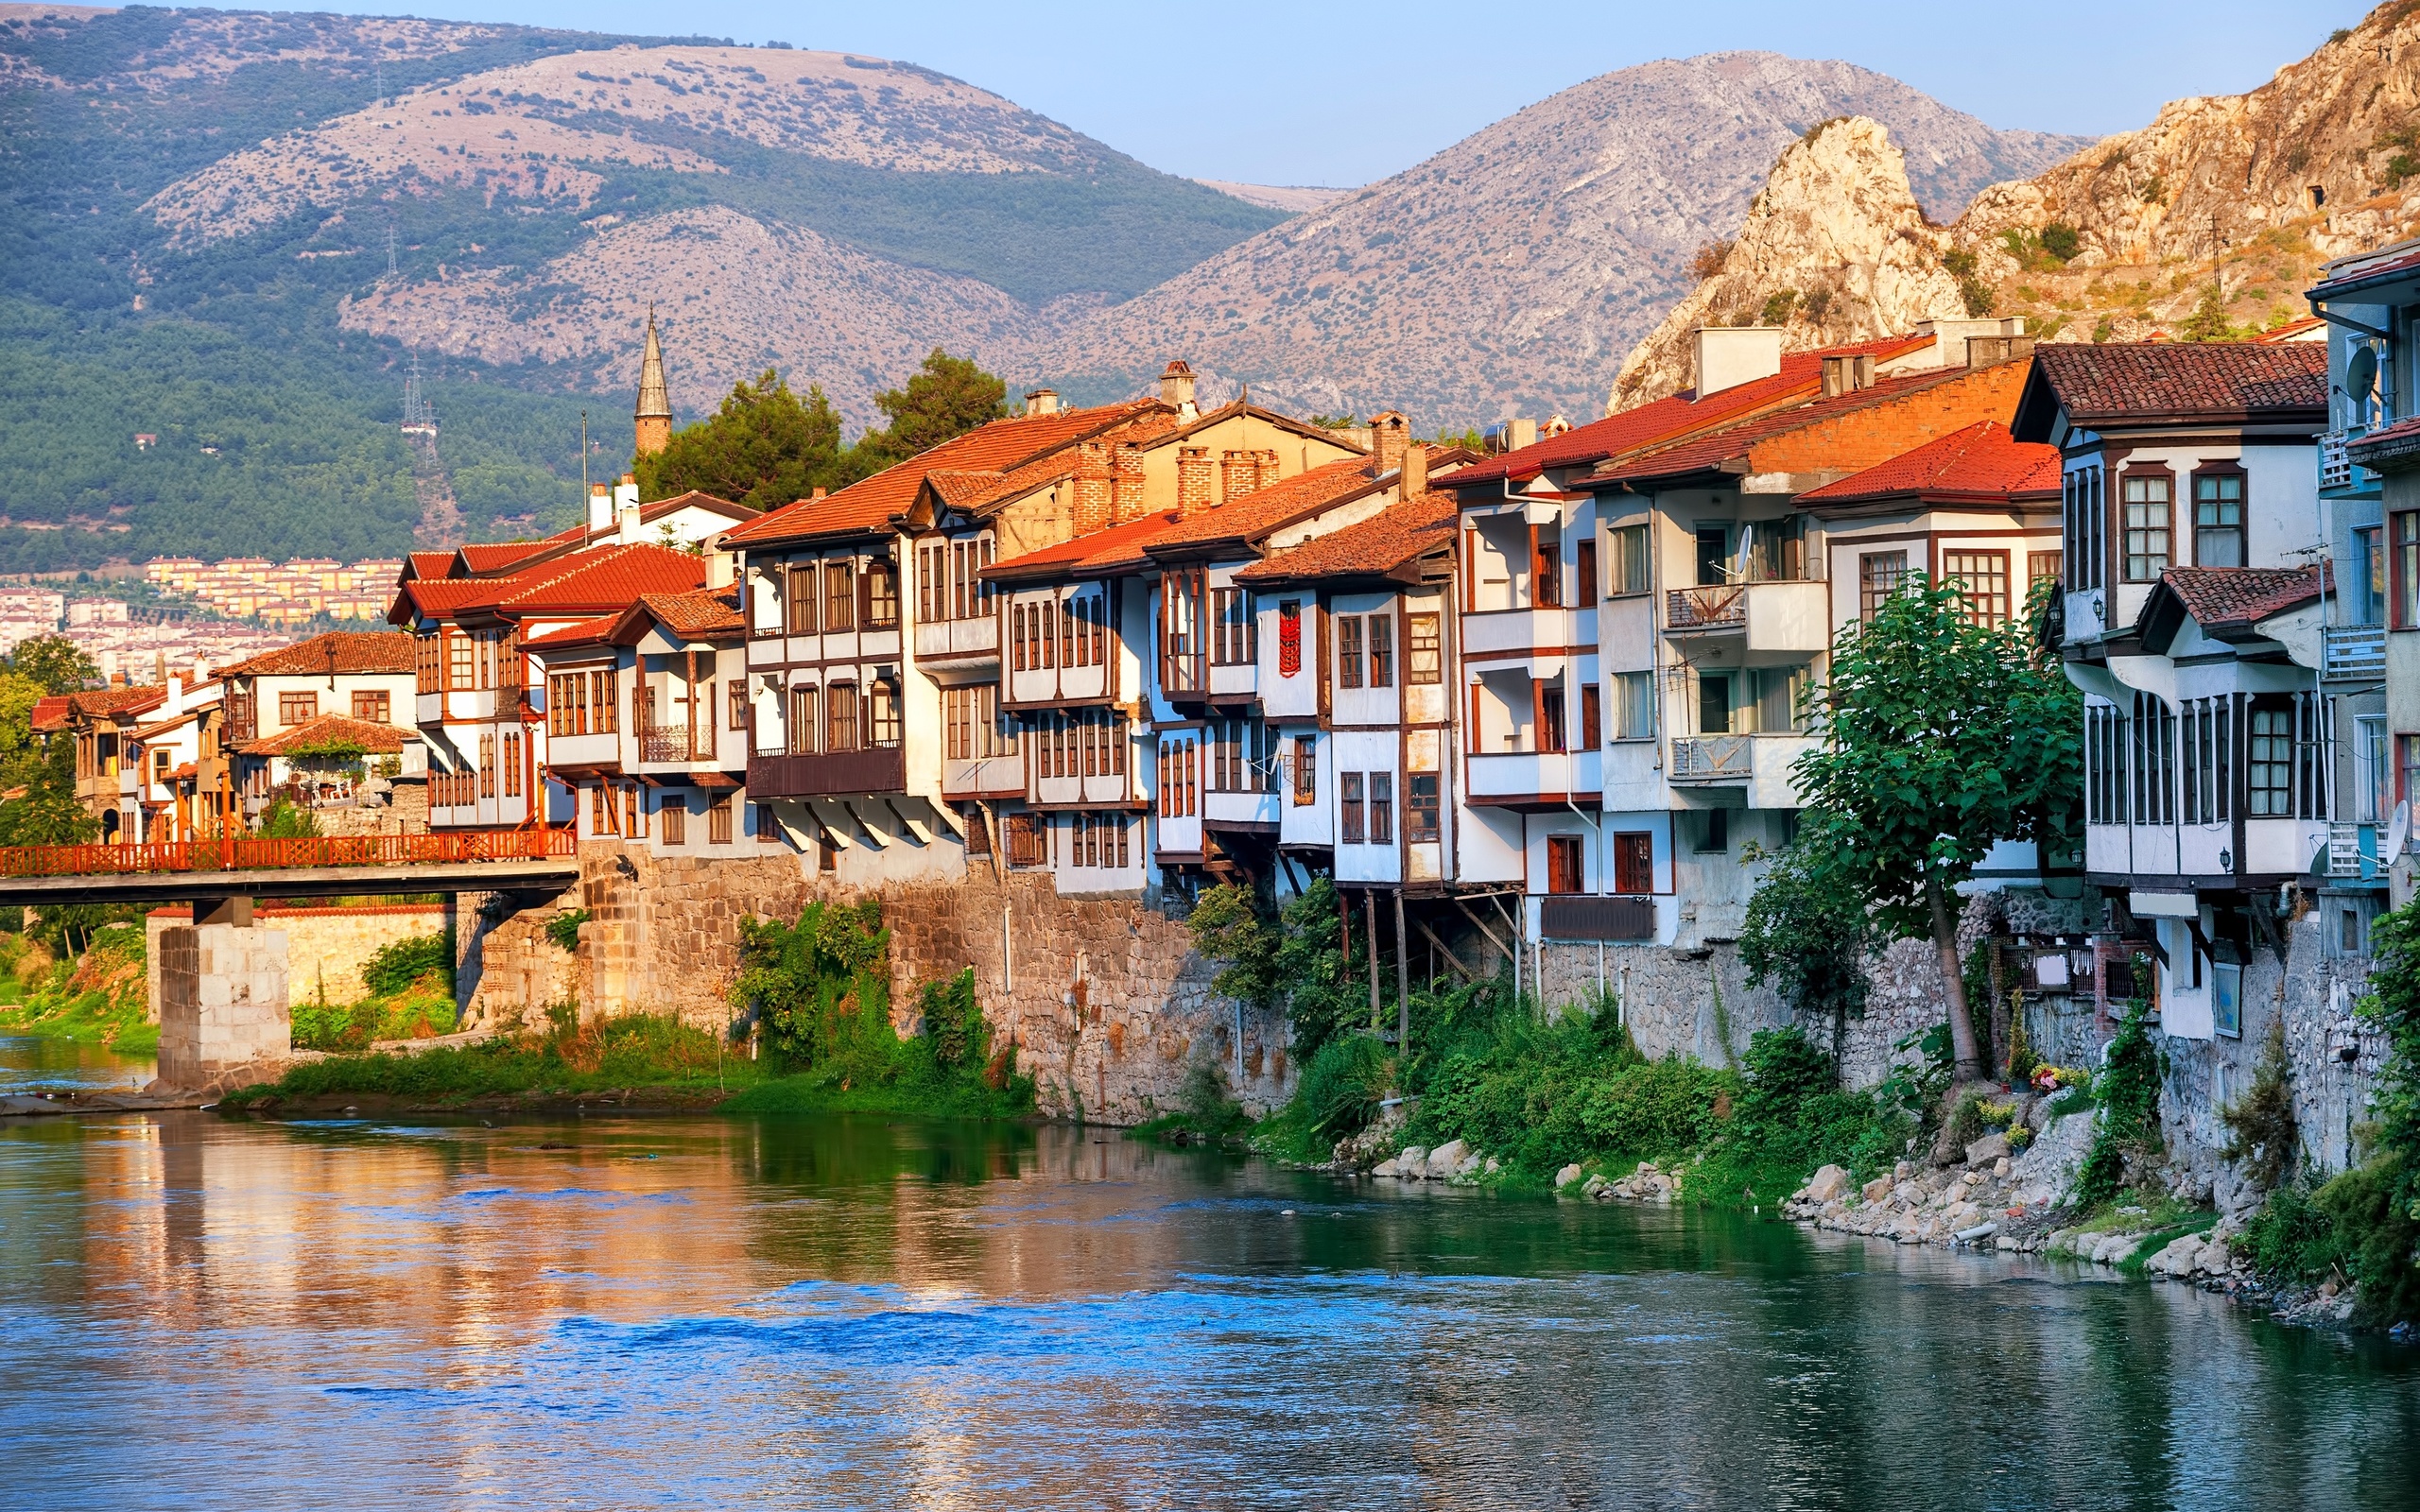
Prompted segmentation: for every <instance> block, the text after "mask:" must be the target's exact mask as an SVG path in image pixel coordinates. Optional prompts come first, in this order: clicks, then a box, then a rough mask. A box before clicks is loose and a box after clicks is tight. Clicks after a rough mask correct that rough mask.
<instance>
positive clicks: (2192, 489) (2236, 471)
mask: <svg viewBox="0 0 2420 1512" xmlns="http://www.w3.org/2000/svg"><path fill="white" fill-rule="evenodd" d="M2204 478H2209V479H2212V480H2214V481H2215V480H2217V479H2219V478H2233V479H2235V480H2236V497H2235V524H2234V526H2233V529H2234V532H2235V541H2236V560H2235V561H2234V562H2233V563H2232V564H2229V563H2224V562H2221V563H2216V564H2213V563H2210V562H2206V561H2204V560H2203V559H2202V532H2203V525H2202V503H2203V500H2202V480H2203V479H2204ZM2187 493H2188V494H2189V495H2190V496H2191V497H2190V499H2189V500H2188V503H2189V505H2190V507H2191V508H2192V514H2193V518H2192V520H2191V522H2190V523H2189V524H2187V528H2188V529H2189V530H2191V531H2192V533H2193V565H2194V566H2196V567H2207V566H2212V565H2219V566H2226V565H2233V566H2237V567H2248V566H2250V565H2252V478H2251V476H2250V474H2248V473H2247V472H2244V468H2243V464H2242V463H2241V462H2240V461H2238V460H2237V459H2235V458H2233V457H2226V458H2221V459H2215V460H2212V461H2208V462H2204V463H2203V464H2202V465H2200V466H2199V467H2196V468H2195V469H2194V470H2193V471H2192V472H2191V473H2189V474H2188V475H2187ZM2220 502H2224V501H2220ZM2227 528H2229V527H2227V526H2224V525H2213V526H2211V527H2210V529H2211V530H2212V531H2214V532H2215V531H2220V530H2224V529H2227Z"/></svg>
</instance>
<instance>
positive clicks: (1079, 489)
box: [1069, 441, 1112, 536]
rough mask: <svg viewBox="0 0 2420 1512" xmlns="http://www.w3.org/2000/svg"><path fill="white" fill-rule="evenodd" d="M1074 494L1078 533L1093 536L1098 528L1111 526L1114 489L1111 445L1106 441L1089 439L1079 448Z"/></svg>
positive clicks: (1072, 519) (1073, 513) (1072, 510)
mask: <svg viewBox="0 0 2420 1512" xmlns="http://www.w3.org/2000/svg"><path fill="white" fill-rule="evenodd" d="M1072 497H1073V499H1074V504H1073V506H1072V507H1071V508H1070V510H1069V518H1070V523H1071V524H1072V525H1073V526H1074V529H1075V533H1076V534H1077V535H1080V536H1089V535H1091V534H1092V533H1093V532H1094V531H1096V530H1105V529H1107V528H1109V522H1110V512H1111V502H1112V489H1111V486H1110V467H1109V448H1108V447H1107V446H1106V445H1104V444H1103V443H1101V442H1099V441H1086V442H1084V443H1083V444H1082V445H1080V446H1079V447H1077V448H1076V481H1075V483H1074V485H1073V495H1072Z"/></svg>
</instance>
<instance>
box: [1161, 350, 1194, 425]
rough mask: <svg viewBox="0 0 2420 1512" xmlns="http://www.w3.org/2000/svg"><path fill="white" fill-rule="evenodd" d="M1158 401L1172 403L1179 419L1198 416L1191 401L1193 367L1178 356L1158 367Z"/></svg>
mask: <svg viewBox="0 0 2420 1512" xmlns="http://www.w3.org/2000/svg"><path fill="white" fill-rule="evenodd" d="M1160 403H1162V404H1169V405H1173V406H1174V407H1175V409H1176V412H1177V418H1178V419H1180V420H1185V421H1190V420H1194V419H1196V418H1198V417H1199V416H1200V415H1201V410H1200V409H1199V408H1197V407H1196V406H1195V405H1194V403H1193V369H1191V368H1189V367H1186V366H1185V362H1184V358H1183V357H1178V358H1175V359H1173V360H1172V361H1170V362H1169V363H1168V365H1167V367H1165V368H1163V369H1160Z"/></svg>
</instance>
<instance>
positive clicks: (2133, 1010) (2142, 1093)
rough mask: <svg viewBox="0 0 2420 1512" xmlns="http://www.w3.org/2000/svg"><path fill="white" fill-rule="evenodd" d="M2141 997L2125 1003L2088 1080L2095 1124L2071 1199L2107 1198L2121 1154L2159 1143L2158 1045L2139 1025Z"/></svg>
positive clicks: (2122, 1162) (2121, 1169)
mask: <svg viewBox="0 0 2420 1512" xmlns="http://www.w3.org/2000/svg"><path fill="white" fill-rule="evenodd" d="M2145 1018H2146V1015H2145V1011H2144V1006H2143V1003H2142V1000H2141V999H2139V998H2137V999H2135V1001H2134V1002H2132V1003H2130V1004H2129V1005H2127V1009H2126V1014H2125V1017H2123V1018H2122V1019H2120V1020H2119V1021H2118V1033H2117V1034H2116V1036H2114V1037H2113V1038H2112V1039H2111V1040H2110V1041H2109V1050H2108V1058H2107V1063H2106V1065H2105V1066H2104V1067H2103V1069H2102V1071H2101V1074H2100V1075H2099V1076H2097V1077H2095V1078H2094V1081H2093V1092H2094V1097H2095V1100H2096V1101H2098V1102H2099V1103H2100V1128H2099V1129H2098V1130H2096V1131H2095V1132H2094V1134H2093V1139H2092V1148H2091V1149H2090V1150H2089V1151H2087V1152H2086V1153H2085V1155H2084V1158H2083V1166H2082V1168H2081V1169H2079V1170H2078V1172H2077V1173H2076V1188H2075V1192H2076V1201H2077V1202H2078V1203H2080V1204H2082V1205H2083V1206H2084V1207H2087V1208H2089V1207H2092V1206H2094V1205H2096V1204H2099V1203H2102V1202H2106V1201H2108V1200H2109V1199H2110V1198H2112V1197H2114V1196H2116V1195H2117V1194H2118V1188H2119V1187H2120V1186H2122V1185H2123V1184H2124V1182H2125V1177H2126V1157H2127V1156H2129V1155H2131V1154H2134V1153H2135V1152H2137V1151H2142V1150H2149V1149H2155V1148H2157V1147H2158V1143H2159V1077H2160V1068H2159V1049H2158V1047H2157V1046H2156V1045H2154V1044H2152V1038H2151V1034H2150V1031H2149V1029H2148V1028H2147V1027H2146V1024H2145Z"/></svg>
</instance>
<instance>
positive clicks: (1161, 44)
mask: <svg viewBox="0 0 2420 1512" xmlns="http://www.w3.org/2000/svg"><path fill="white" fill-rule="evenodd" d="M344 9H362V10H379V11H386V10H387V9H388V8H384V7H368V6H363V7H352V6H347V7H345V8H344ZM432 9H433V10H434V11H435V12H436V13H437V14H441V15H443V16H445V17H447V18H449V19H460V20H482V21H517V22H524V23H527V24H531V25H537V26H574V27H582V28H588V29H593V30H598V31H614V32H625V33H629V32H645V33H664V32H676V31H677V32H683V33H690V32H695V33H700V34H705V35H711V36H718V37H722V36H727V37H730V38H731V39H732V40H734V41H735V42H766V41H781V42H787V43H795V44H797V45H799V46H802V47H817V48H825V49H832V50H842V51H850V52H858V53H871V54H875V55H878V56H881V57H886V58H898V59H905V60H908V61H911V62H917V63H922V64H924V65H925V66H926V67H928V68H936V69H939V70H940V71H942V73H944V74H950V75H954V76H956V77H959V78H963V79H965V80H967V81H968V82H970V83H974V84H978V85H981V86H982V87H983V88H985V89H988V90H992V91H994V93H996V94H1004V95H1006V96H1008V97H1009V98H1010V99H1012V100H1015V101H1016V102H1017V103H1018V104H1020V105H1024V106H1026V107H1027V108H1029V109H1030V110H1036V111H1040V112H1043V113H1044V114H1046V115H1049V116H1052V117H1055V118H1056V119H1058V120H1061V121H1063V122H1065V123H1066V124H1067V125H1069V126H1072V127H1074V128H1076V129H1078V130H1080V131H1083V132H1086V133H1087V134H1089V135H1091V136H1094V137H1097V138H1098V139H1100V140H1101V141H1103V142H1106V143H1108V144H1109V145H1110V146H1114V147H1116V148H1118V149H1119V150H1121V151H1124V152H1128V153H1131V154H1132V155H1133V156H1135V157H1137V158H1140V159H1142V160H1143V161H1144V162H1145V163H1150V165H1151V166H1153V167H1155V168H1161V169H1165V170H1167V172H1170V173H1182V174H1187V175H1191V176H1193V177H1196V178H1209V179H1236V180H1247V181H1253V182H1260V183H1331V184H1356V183H1362V182H1366V181H1368V180H1372V179H1377V178H1383V177H1385V176H1386V175H1388V174H1391V173H1394V172H1397V171H1400V170H1401V169H1404V168H1407V167H1409V166H1410V165H1411V164H1412V163H1417V162H1418V161H1420V160H1421V159H1422V158H1424V157H1426V156H1427V155H1428V154H1430V153H1432V152H1435V151H1436V150H1438V149H1439V148H1441V147H1443V146H1447V145H1449V144H1450V143H1453V142H1455V141H1458V140H1460V139H1461V138H1462V137H1464V136H1467V135H1469V134H1470V133H1471V132H1472V131H1475V130H1477V129H1479V128H1480V127H1483V126H1485V125H1487V124H1488V123H1489V122H1491V121H1494V120H1497V119H1499V118H1501V117H1503V116H1505V115H1509V114H1511V113H1512V112H1514V111H1516V110H1519V109H1520V108H1521V107H1522V106H1524V105H1528V104H1531V103H1533V102H1535V101H1537V100H1541V99H1544V98H1545V97H1546V96H1547V95H1549V94H1553V93H1555V92H1556V91H1557V90H1560V89H1563V88H1565V87H1566V86H1568V85H1571V84H1575V83H1578V82H1579V81H1580V80H1582V79H1584V78H1589V77H1594V76H1596V75H1598V74H1601V73H1606V72H1609V71H1611V70H1613V69H1616V68H1624V67H1627V66H1629V65H1631V64H1633V63H1639V62H1645V61H1648V60H1651V59H1656V58H1679V57H1686V56H1688V55H1690V54H1693V53H1702V52H1716V51H1722V50H1726V49H1732V48H1751V47H1754V48H1768V49H1771V50H1772V51H1775V52H1784V53H1791V54H1795V55H1796V56H1799V57H1802V58H1842V59H1846V60H1849V61H1851V62H1855V63H1859V64H1862V65H1863V66H1865V67H1868V68H1873V69H1878V70H1880V71H1881V72H1883V73H1886V74H1891V75H1894V76H1896V77H1899V78H1902V79H1905V80H1906V81H1907V82H1909V83H1910V84H1913V85H1914V86H1916V87H1917V88H1918V89H1921V90H1924V91H1925V92H1926V93H1927V94H1931V95H1933V96H1934V97H1935V98H1937V99H1940V100H1942V101H1943V102H1945V103H1946V104H1948V105H1952V106H1955V107H1956V108H1958V109H1960V110H1963V111H1967V112H1972V113H1974V114H1976V115H1979V116H1980V117H1982V118H1983V119H1984V120H1985V121H1987V122H1989V123H1991V124H1992V125H1994V126H2001V127H2034V128H2039V129H2045V130H2055V131H2078V132H2092V133H2100V132H2108V131H2117V130H2123V129H2128V128H2130V127H2135V126H2139V125H2141V124H2143V123H2144V122H2146V121H2149V120H2150V119H2151V117H2152V114H2153V112H2156V111H2157V110H2158V108H2159V106H2160V105H2161V104H2162V103H2163V102H2165V101H2167V100H2169V99H2172V98H2175V97H2177V96H2180V95H2186V94H2232V93H2236V92H2238V91H2241V90H2246V89H2250V88H2252V87H2254V86H2255V85H2257V84H2259V83H2261V82H2262V81H2263V80H2265V79H2267V78H2268V77H2269V76H2270V75H2271V74H2272V73H2273V72H2274V71H2275V70H2276V69H2277V68H2278V67H2279V66H2281V65H2282V64H2285V63H2287V62H2290V61H2291V60H2295V59H2298V58H2301V57H2303V56H2304V55H2305V54H2307V53H2308V52H2309V51H2310V50H2311V49H2312V48H2313V47H2315V46H2317V45H2318V44H2319V43H2321V42H2322V41H2323V40H2325V37H2326V36H2327V34H2328V32H2329V31H2330V30H2332V29H2333V28H2335V27H2338V26H2351V25H2353V24H2354V23H2355V22H2356V21H2357V20H2359V17H2360V16H2361V15H2362V14H2363V12H2364V9H2366V8H2365V7H2363V6H2362V5H2360V4H2359V3H2358V0H2197V3H2194V4H2190V5H2187V4H2176V3H2169V4H2156V3H2145V0H2031V3H2026V4H2015V5H2011V4H1997V3H1986V0H1948V3H1943V0H1677V3H1675V0H1662V3H1657V4H1622V5H1605V4H1598V5H1588V4H1578V3H1547V4H1525V5H1513V6H1495V7H1491V6H1479V5H1471V4H1459V5H1457V4H1446V3H1443V0H1400V3H1395V4H1387V3H1385V0H1378V3H1370V0H1360V3H1357V4H1350V5H1346V4H1333V3H1328V0H1207V3H1202V4H1189V5H1178V4H1167V3H1160V4H1150V3H1144V4H1135V3H1132V0H1127V3H1124V4H1098V3H1095V0H984V3H981V4H975V3H953V0H930V3H923V4H912V3H900V0H892V3H889V4H881V3H874V4H866V3H859V4H851V5H827V4H814V3H808V4H787V5H783V4H763V3H755V0H683V3H681V4H679V5H672V6H667V5H664V4H660V3H645V4H643V3H640V0H450V3H448V0H439V4H438V5H437V6H435V7H432ZM424 13H425V12H424Z"/></svg>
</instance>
